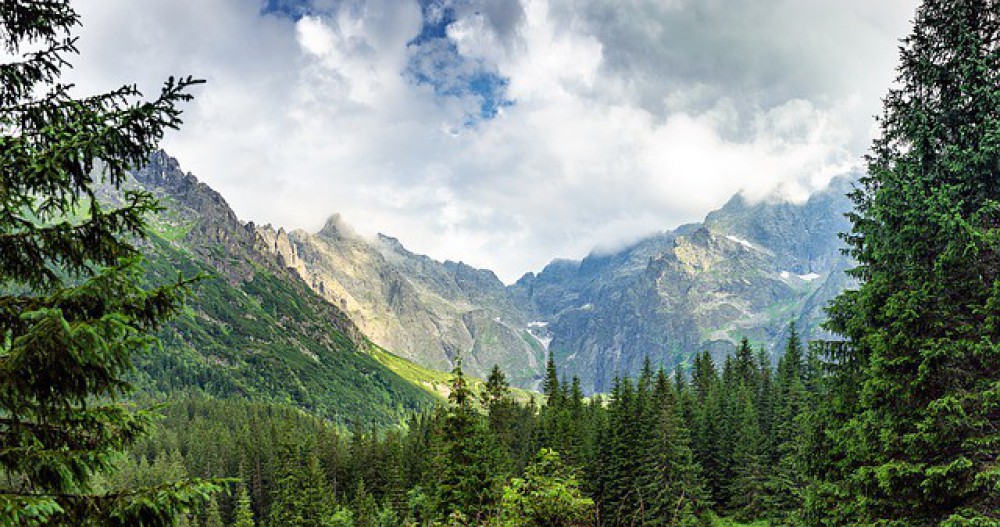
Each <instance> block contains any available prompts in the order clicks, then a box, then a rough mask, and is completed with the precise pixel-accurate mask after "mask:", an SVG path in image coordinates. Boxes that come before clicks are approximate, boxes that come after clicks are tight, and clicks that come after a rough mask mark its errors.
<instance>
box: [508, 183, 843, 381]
mask: <svg viewBox="0 0 1000 527" xmlns="http://www.w3.org/2000/svg"><path fill="white" fill-rule="evenodd" d="M849 186H850V183H849V180H848V179H847V178H843V179H838V180H836V181H834V183H833V184H832V185H831V186H830V188H829V189H827V190H826V191H824V192H821V193H819V194H817V195H815V196H813V197H812V198H811V199H810V200H809V201H808V202H806V203H805V204H802V205H794V204H788V203H760V204H754V205H751V204H748V203H747V202H746V201H745V200H744V199H743V198H742V197H740V196H737V197H734V198H733V199H732V200H730V202H729V203H727V204H726V205H725V206H724V207H723V208H722V209H720V210H718V211H715V212H712V213H711V214H709V215H708V217H707V218H706V219H705V222H704V223H702V224H697V225H686V226H683V227H680V228H678V229H676V230H674V231H670V232H664V233H661V234H658V235H655V236H650V237H648V238H646V239H643V240H641V241H639V242H637V243H635V244H633V245H632V246H630V247H627V248H625V249H624V250H621V251H619V252H616V253H614V254H610V255H592V256H589V257H587V258H585V259H584V260H583V261H580V262H568V261H557V262H553V263H552V264H550V265H549V266H548V267H546V268H545V269H544V270H543V271H542V272H540V273H538V274H537V275H535V274H532V273H529V274H527V275H525V276H524V277H523V278H521V279H520V280H519V281H518V282H517V283H516V284H514V285H513V286H511V288H510V289H511V293H512V294H513V295H514V296H515V297H516V298H518V299H520V300H521V301H522V302H524V303H525V304H526V305H527V309H529V310H530V311H531V312H532V313H533V315H534V316H535V317H537V318H538V319H539V320H542V321H544V322H545V323H546V330H547V332H548V335H549V336H550V338H551V339H552V340H551V342H550V344H549V346H550V347H551V349H552V351H553V353H554V355H555V357H556V361H557V363H559V364H561V365H562V366H563V371H566V372H567V373H569V374H575V375H578V376H579V377H580V378H581V380H582V381H583V385H584V386H585V387H587V388H589V389H591V390H593V391H598V392H600V391H606V390H608V389H609V388H610V385H611V381H612V379H613V378H614V376H615V375H616V374H630V373H635V372H637V371H638V370H639V368H640V367H641V365H642V362H643V360H644V358H645V357H646V356H649V357H650V358H651V359H652V360H653V362H654V364H656V363H658V364H662V365H664V366H665V367H667V368H672V367H674V366H676V365H678V364H684V363H686V361H687V360H688V359H689V358H690V357H691V355H692V354H693V353H695V352H698V351H701V350H706V349H707V350H709V351H711V352H713V354H715V355H716V356H717V357H721V356H723V355H725V354H727V353H729V352H731V351H732V350H733V349H734V348H735V345H736V344H737V343H738V341H739V339H740V338H742V337H743V336H746V337H748V338H749V339H750V340H751V342H753V343H755V344H757V345H760V346H764V347H765V348H766V349H768V350H769V351H771V352H775V351H777V350H779V349H780V346H781V344H782V342H783V340H784V337H785V333H786V331H787V327H788V324H789V322H792V321H795V322H796V323H797V325H798V327H799V328H800V330H802V332H803V333H804V334H805V336H806V337H807V338H808V337H809V336H810V335H813V336H818V335H819V333H818V331H819V330H818V325H819V323H820V322H821V321H822V319H823V308H824V307H825V305H826V303H827V302H828V301H829V300H830V299H831V298H833V297H834V296H835V295H836V294H837V293H839V292H840V291H841V290H843V289H844V288H845V287H847V286H848V285H849V284H850V282H849V280H848V279H847V277H846V275H845V274H844V272H843V271H844V270H845V269H847V268H848V267H849V266H850V262H849V260H848V259H847V258H846V257H844V256H843V255H842V254H841V252H840V249H841V247H842V245H841V243H840V240H839V238H838V233H839V232H845V231H846V230H847V229H848V228H849V225H848V223H847V220H846V219H845V218H844V216H843V213H844V212H846V211H848V210H850V203H849V201H848V200H847V198H846V197H845V193H846V192H847V190H848V189H849Z"/></svg>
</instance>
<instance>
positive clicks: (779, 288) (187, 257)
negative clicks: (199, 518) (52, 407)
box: [132, 152, 851, 422]
mask: <svg viewBox="0 0 1000 527" xmlns="http://www.w3.org/2000/svg"><path fill="white" fill-rule="evenodd" d="M132 176H133V183H132V184H133V185H136V186H139V187H142V188H145V189H147V190H150V191H152V192H154V193H155V194H156V195H157V196H159V197H160V199H161V201H162V202H163V204H164V206H165V211H164V212H162V213H160V214H159V215H157V216H156V217H155V218H154V219H153V222H152V225H153V227H154V235H153V236H152V237H151V239H150V240H149V241H148V242H146V245H145V248H146V254H147V258H148V260H149V262H150V264H149V268H150V277H151V279H152V280H164V279H168V278H170V277H173V276H175V275H176V273H177V271H178V270H181V271H182V272H184V273H185V274H197V273H200V274H202V275H204V276H206V277H207V278H206V279H205V280H202V282H201V283H199V284H198V286H197V287H196V290H195V292H194V294H193V295H192V297H191V301H190V302H189V304H188V307H187V309H186V310H185V312H184V313H183V314H182V316H181V317H179V318H178V319H177V320H176V321H175V322H174V323H173V324H172V325H171V326H170V328H168V330H167V331H166V332H165V335H164V342H165V346H164V350H163V351H162V352H159V353H154V354H150V355H149V356H148V357H144V358H142V359H141V360H140V370H139V371H140V372H141V373H140V376H141V377H142V380H143V383H144V385H145V386H146V388H147V389H153V390H162V391H167V390H171V389H176V388H177V387H185V386H197V387H199V388H202V389H206V390H208V391H209V392H212V393H218V394H230V393H239V394H246V395H253V396H259V397H263V398H265V399H274V400H284V401H291V402H294V403H296V404H298V405H300V406H302V407H304V408H307V409H309V410H312V411H315V412H317V413H319V414H321V415H325V416H327V417H330V418H334V419H336V420H340V421H344V422H347V421H351V420H353V419H359V418H365V419H375V420H378V421H385V422H388V421H392V420H393V419H395V418H397V417H398V415H401V414H403V413H405V412H406V411H408V410H410V409H413V408H418V407H420V406H421V405H425V404H429V403H431V402H432V401H433V400H434V399H435V398H436V397H439V396H441V395H442V394H443V393H445V391H446V384H447V382H446V379H443V378H442V377H441V376H439V375H437V374H435V373H434V372H435V370H436V371H447V370H449V369H450V368H451V367H452V366H453V365H454V362H455V360H456V358H457V357H458V356H461V357H462V358H463V363H464V365H465V368H466V370H467V371H469V372H470V373H471V374H473V375H477V376H480V377H485V375H486V374H487V373H488V371H489V369H490V368H492V366H493V365H499V366H500V367H501V368H502V369H503V370H504V371H505V372H506V373H507V374H508V377H509V378H510V380H511V382H512V384H513V385H515V386H518V387H522V388H528V389H537V388H538V387H539V383H540V379H541V377H542V374H543V372H544V367H545V361H546V356H547V355H548V354H549V353H551V354H552V356H553V357H554V359H555V361H556V362H557V364H558V365H559V368H560V371H562V372H564V373H565V374H566V375H575V376H577V377H579V378H580V380H581V384H582V386H583V388H584V390H585V391H587V392H589V393H594V392H604V391H607V390H608V389H609V388H610V386H611V383H612V381H613V379H614V377H615V376H616V375H627V374H631V373H635V372H637V371H638V369H639V368H640V367H641V365H642V363H643V361H644V360H645V358H646V357H649V358H650V359H651V360H652V361H653V363H654V364H657V365H662V366H664V367H665V368H668V369H672V368H675V367H677V366H681V367H683V366H685V365H686V364H687V363H688V361H689V359H690V358H691V357H692V356H693V354H694V353H697V352H700V351H702V350H708V351H710V352H711V353H712V354H713V355H714V356H715V357H717V358H722V357H723V356H724V355H726V354H728V353H730V352H731V351H732V350H733V349H734V348H735V346H736V345H737V344H738V342H739V341H740V339H741V338H743V337H746V338H748V339H749V340H750V341H751V342H752V343H753V344H754V345H756V346H759V347H762V348H764V349H765V350H767V351H768V352H769V353H771V354H772V356H773V355H775V354H776V353H777V352H778V350H780V349H781V346H782V344H783V341H784V338H785V337H786V333H787V330H788V326H789V323H790V322H795V323H796V324H797V325H798V328H799V331H800V333H802V334H803V336H805V337H806V338H809V337H810V336H813V337H817V336H822V332H821V330H820V329H819V324H820V323H821V321H822V320H823V308H824V306H825V305H826V303H827V302H828V301H829V300H830V299H831V298H833V297H834V296H835V295H836V294H837V293H839V292H840V291H841V290H843V289H844V288H845V287H849V286H850V285H851V283H850V281H849V279H848V277H847V275H846V274H845V273H844V270H846V269H848V268H849V267H850V265H851V262H850V260H849V259H848V258H847V257H846V256H844V255H843V254H842V252H841V248H842V244H841V242H840V239H839V237H838V233H840V232H845V231H846V230H847V229H848V223H847V220H846V218H845V217H844V212H846V211H847V210H849V209H850V202H849V200H848V199H847V197H846V193H847V191H848V190H849V189H850V185H851V178H849V177H842V178H837V179H835V180H834V181H833V182H832V183H831V185H830V186H829V188H827V189H826V190H824V191H822V192H819V193H817V194H815V195H813V196H812V197H811V198H809V200H808V201H806V202H804V203H800V204H794V203H787V202H758V203H752V202H749V201H747V200H746V199H744V198H743V197H742V196H739V195H737V196H734V197H733V198H732V199H731V200H730V201H729V202H728V203H726V205H725V206H723V207H722V208H721V209H719V210H717V211H714V212H712V213H710V214H708V215H707V217H706V218H705V220H704V221H703V222H701V223H696V224H689V225H683V226H680V227H677V228H675V229H672V230H666V231H663V232H660V233H656V234H653V235H650V236H646V237H644V238H642V239H639V240H638V241H636V242H634V243H632V244H630V245H628V246H626V247H624V248H622V249H620V250H617V251H614V252H608V253H594V254H591V255H589V256H587V257H586V258H584V259H582V260H579V261H574V260H556V261H553V262H552V263H550V264H549V265H547V266H546V267H545V268H544V269H542V270H541V271H540V272H538V273H527V274H525V275H524V276H523V277H522V278H521V279H519V280H518V281H517V282H516V283H514V284H510V285H505V284H504V283H503V282H501V281H500V280H499V279H498V278H497V276H496V275H495V274H494V273H493V272H491V271H489V270H485V269H476V268H473V267H471V266H469V265H466V264H464V263H461V262H451V261H445V262H439V261H436V260H434V259H431V258H429V257H427V256H423V255H418V254H414V253H413V252H411V251H409V250H407V249H406V248H405V247H404V246H403V245H402V244H401V243H400V241H399V240H397V239H395V238H392V237H389V236H386V235H378V236H377V237H375V238H366V237H363V236H360V235H359V234H357V233H356V232H355V231H354V230H353V229H352V228H351V227H350V226H349V225H347V224H345V223H344V222H343V221H342V220H341V218H340V217H339V216H337V215H334V216H332V217H331V218H330V219H329V221H327V223H326V225H325V226H324V227H323V228H322V229H321V230H319V231H318V232H315V233H310V232H306V231H303V230H294V231H290V232H289V231H286V230H285V229H283V228H277V229H275V228H273V227H271V226H269V225H264V226H258V225H255V224H254V223H252V222H250V223H244V222H241V221H240V220H239V219H237V217H236V215H235V213H234V212H233V211H232V209H231V208H230V207H229V206H228V204H227V203H226V201H225V199H224V198H223V197H222V196H221V195H220V194H219V193H218V192H216V191H214V190H212V189H211V188H209V187H208V186H207V185H205V184H204V183H201V182H199V181H198V179H197V178H196V177H195V176H194V175H192V174H189V173H185V172H183V170H182V169H181V167H180V165H179V163H178V162H177V161H176V160H175V159H173V158H171V157H169V156H168V155H167V154H165V153H162V152H161V153H158V154H156V155H155V156H153V158H152V159H151V160H150V163H149V164H148V165H147V166H146V167H144V168H142V169H140V170H137V171H135V172H134V173H133V174H132ZM418 372H419V373H418ZM373 416H374V417H373Z"/></svg>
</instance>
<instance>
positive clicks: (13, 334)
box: [0, 0, 1000, 527]
mask: <svg viewBox="0 0 1000 527" xmlns="http://www.w3.org/2000/svg"><path fill="white" fill-rule="evenodd" d="M79 23H80V20H79V17H78V16H77V14H76V13H75V12H74V10H73V8H72V7H71V6H70V4H69V3H68V2H66V1H58V0H55V1H44V2H23V1H6V0H5V1H4V2H3V3H2V8H0V38H2V39H3V45H4V47H5V51H6V52H7V53H8V54H12V55H15V56H18V55H21V56H23V57H24V60H23V61H19V62H18V61H15V62H8V63H4V64H2V65H0V81H2V88H0V90H2V91H0V134H2V135H0V163H2V166H0V168H2V180H0V262H2V264H3V265H2V266H0V524H2V525H12V526H22V525H23V526H29V525H31V526H34V525H73V526H78V525H143V526H164V525H185V526H199V527H223V526H238V527H250V526H267V527H279V526H304V527H311V526H327V527H329V526H356V527H374V526H379V527H383V526H385V527H388V526H400V525H428V526H429V525H449V526H538V527H542V526H546V527H555V526H567V527H568V526H581V527H582V526H640V525H648V526H711V525H744V524H749V525H772V526H777V525H789V526H813V527H820V526H845V525H865V526H881V527H890V526H898V527H925V526H927V527H929V526H942V527H991V526H993V527H996V526H1000V2H997V0H925V1H924V2H923V4H922V5H921V6H920V8H919V10H918V12H917V15H916V18H915V20H914V24H913V29H912V32H911V33H910V34H909V36H908V37H907V38H905V39H904V40H903V42H902V45H901V52H900V62H899V66H898V77H897V81H896V82H895V83H894V84H893V86H892V87H891V88H889V91H888V94H887V95H886V97H885V99H884V113H883V115H882V116H881V117H880V118H879V120H878V124H879V127H880V135H879V138H878V139H877V140H876V141H875V143H874V144H873V145H872V148H871V152H870V154H869V156H868V157H867V159H866V161H867V171H866V174H865V175H863V176H862V178H861V179H860V181H859V183H858V184H857V185H856V186H855V188H854V191H853V192H852V194H851V195H850V197H851V199H852V201H853V203H854V210H853V211H852V212H851V213H850V215H849V219H850V221H851V224H852V228H851V230H850V232H847V233H844V235H843V238H844V241H845V243H846V247H847V249H846V250H847V252H848V253H849V255H850V256H851V257H852V258H853V259H854V261H855V262H856V266H855V267H854V269H853V270H852V271H850V274H851V276H852V277H853V278H855V279H856V280H857V283H858V285H857V287H856V288H854V289H851V290H848V291H846V292H844V293H842V294H841V295H840V296H838V297H837V298H836V300H835V301H834V302H833V303H832V304H831V305H830V306H829V308H828V322H827V324H826V329H828V330H829V332H830V334H831V335H832V336H831V337H830V338H828V339H826V340H822V341H810V342H806V341H803V340H802V339H800V337H799V333H798V331H797V329H796V327H795V325H794V324H790V325H789V329H788V335H789V338H788V339H787V342H786V343H785V345H784V346H783V350H782V352H781V353H779V354H776V356H772V355H770V354H768V353H767V352H765V351H764V350H763V349H761V348H758V347H755V346H754V345H752V344H751V343H750V342H749V341H748V340H747V339H743V340H742V343H741V344H740V345H739V346H738V348H737V350H736V352H735V353H733V354H730V355H728V356H725V357H722V358H721V359H720V358H719V357H713V356H712V355H711V354H710V353H709V352H707V351H706V352H703V353H700V354H697V355H696V356H694V357H692V358H691V359H690V360H688V361H686V362H683V363H682V365H681V366H680V367H678V368H677V369H675V370H674V371H665V370H663V369H661V368H659V367H658V365H656V364H653V363H652V362H651V361H649V360H647V361H646V363H645V365H644V366H643V368H642V369H641V371H640V372H639V374H638V375H634V376H620V377H617V378H616V379H615V381H614V383H613V387H612V389H611V390H610V392H608V393H603V394H595V395H591V396H585V394H584V391H583V389H582V388H581V384H580V381H579V380H578V379H576V378H572V377H571V378H566V377H564V376H562V375H561V374H560V372H559V367H558V365H557V364H556V363H555V361H554V359H553V357H552V355H549V359H548V363H547V368H546V373H545V377H544V379H543V382H542V391H541V393H538V394H537V395H535V396H534V397H533V398H531V399H529V400H524V399H523V398H519V397H515V395H514V393H513V392H512V390H511V387H510V386H509V384H508V381H507V378H506V375H505V373H504V372H503V371H502V370H501V369H500V368H494V369H493V371H492V372H491V373H490V375H489V377H488V378H487V379H486V380H485V383H484V384H482V385H481V386H482V388H481V389H480V388H473V386H474V384H473V383H471V382H470V379H469V378H468V377H467V376H466V375H465V373H464V372H463V370H462V362H461V358H460V357H459V359H458V360H457V366H456V367H455V368H454V370H453V371H452V372H451V377H450V384H449V386H448V390H447V400H442V401H441V402H440V404H438V405H437V406H436V407H434V408H433V409H431V410H428V411H417V412H413V413H412V414H411V415H409V416H408V417H407V418H406V419H405V421H404V422H401V423H399V424H398V425H397V426H385V424H384V423H382V422H379V423H377V424H376V422H375V420H374V419H373V420H372V421H371V422H366V421H365V420H363V419H358V420H357V421H356V422H353V423H347V424H345V423H343V422H333V421H330V420H328V419H324V418H323V417H321V416H319V415H316V414H312V413H309V412H308V411H307V410H304V409H303V408H301V407H297V406H294V405H292V404H290V403H287V404H286V403H280V402H274V401H269V402H263V401H256V400H253V399H252V398H248V397H240V396H239V395H240V394H234V396H233V397H215V396H210V395H208V394H206V393H205V392H204V391H200V390H196V389H192V390H186V391H174V392H171V393H169V397H168V398H167V401H166V402H165V401H164V398H163V397H162V395H163V393H162V392H156V393H144V392H143V391H142V390H137V389H135V387H134V386H133V384H132V383H133V382H134V381H135V379H136V374H135V372H134V370H133V357H134V356H136V354H137V353H154V352H155V350H156V347H157V343H158V339H157V337H156V335H158V334H159V333H158V331H160V330H161V328H162V327H163V325H164V324H165V323H166V322H167V321H168V320H169V319H170V317H172V316H175V315H177V313H179V312H181V311H182V310H183V303H184V299H185V297H189V295H192V294H197V288H196V287H194V284H196V282H197V281H198V280H199V277H197V276H183V275H180V276H177V278H176V279H174V280H172V281H167V282H161V283H159V284H158V285H157V284H154V285H150V284H149V283H148V280H146V279H145V278H143V276H144V274H143V262H142V251H141V248H142V243H143V239H144V238H146V237H148V235H149V231H148V225H147V223H146V219H145V218H146V217H147V216H148V214H149V213H151V212H155V211H157V210H159V209H160V207H161V205H160V204H159V203H158V202H157V199H156V198H155V197H154V196H153V195H152V194H150V193H148V192H144V191H137V190H126V191H125V192H124V194H123V195H124V199H123V200H120V201H119V202H116V203H114V204H106V203H103V202H102V201H101V200H100V199H97V190H96V188H97V185H98V184H102V185H110V186H111V187H113V188H116V189H120V190H121V189H122V187H123V185H124V179H123V177H122V176H121V174H124V173H126V172H127V171H128V170H129V169H132V168H135V167H139V166H141V165H142V164H143V163H144V162H145V160H147V159H148V158H149V157H150V156H151V155H152V154H153V152H154V151H155V148H156V145H157V143H158V141H159V140H160V139H161V138H162V136H163V134H164V133H165V132H166V131H168V130H170V129H172V128H176V127H178V126H180V125H181V120H180V115H181V107H182V105H183V104H184V103H185V102H187V101H188V100H190V99H191V97H192V96H191V95H190V93H189V92H190V89H191V88H192V87H193V86H194V85H196V84H198V83H199V82H200V81H198V80H196V79H192V78H181V79H170V80H168V81H167V82H166V83H165V84H164V86H163V88H162V91H161V93H160V94H158V96H157V97H155V98H153V99H151V100H146V99H144V98H143V96H142V94H141V93H139V92H138V90H137V89H136V88H135V87H132V86H125V87H123V88H121V89H119V90H116V91H113V92H110V93H107V94H103V95H98V96H94V97H90V98H82V99H81V98H75V97H74V96H72V95H71V92H70V90H69V89H68V87H67V86H64V85H61V84H59V83H58V76H59V73H60V70H62V69H63V68H65V67H66V66H67V62H66V61H67V57H69V56H71V55H72V54H74V53H75V51H76V48H75V41H74V40H73V38H72V36H71V32H72V30H73V28H74V27H75V26H76V25H78V24H79ZM380 417H383V418H384V415H381V414H380Z"/></svg>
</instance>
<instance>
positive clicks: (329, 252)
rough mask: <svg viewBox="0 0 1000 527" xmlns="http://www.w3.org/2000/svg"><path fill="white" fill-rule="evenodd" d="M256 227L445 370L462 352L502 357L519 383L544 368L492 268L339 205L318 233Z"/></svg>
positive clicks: (355, 316)
mask: <svg viewBox="0 0 1000 527" xmlns="http://www.w3.org/2000/svg"><path fill="white" fill-rule="evenodd" d="M257 230H258V236H259V238H260V239H261V240H262V247H264V248H265V249H267V250H268V251H270V252H272V253H274V254H275V255H276V256H277V257H278V258H279V259H280V261H282V262H283V263H284V265H286V266H288V267H289V268H290V269H292V270H294V271H295V272H296V273H298V274H299V275H300V276H301V278H302V279H303V280H304V281H305V282H306V283H308V284H310V286H311V287H312V288H313V289H314V290H315V291H316V292H318V293H320V294H321V295H323V297H324V298H326V299H327V300H328V301H330V302H331V303H333V304H334V305H336V306H338V307H339V308H340V309H341V310H343V311H344V312H345V313H347V315H348V316H349V317H350V318H351V320H353V321H354V323H355V324H357V326H358V327H359V328H360V329H361V331H362V332H364V333H365V334H366V335H368V337H369V338H370V339H371V340H372V341H373V342H375V343H377V344H379V345H380V346H382V347H384V348H386V349H388V350H391V351H392V352H393V353H396V354H398V355H400V356H403V357H405V358H408V359H411V360H413V361H415V362H417V363H419V364H422V365H424V366H427V367H431V368H436V369H439V370H448V369H450V368H451V367H452V366H453V364H454V360H455V358H456V356H458V355H459V354H461V355H462V356H463V360H464V365H465V366H466V369H467V370H468V371H469V372H470V373H472V374H473V375H480V376H485V375H486V374H487V373H488V372H489V370H490V368H492V367H493V365H494V364H499V365H500V366H501V367H503V368H504V369H505V371H507V372H508V375H509V376H510V377H511V379H512V381H513V382H515V383H516V384H518V385H520V386H531V385H533V384H534V383H535V382H536V380H537V378H538V377H539V375H540V373H541V368H542V365H543V363H544V357H543V355H544V348H543V347H542V346H541V344H540V343H539V342H538V341H537V340H536V339H535V338H534V337H532V336H531V335H530V334H528V333H527V332H526V331H525V329H524V328H525V326H526V323H525V321H524V318H523V314H522V312H521V310H520V309H519V308H518V307H517V306H516V305H515V303H514V302H513V301H512V300H511V299H510V297H509V295H508V293H507V289H506V288H505V287H504V285H503V283H502V282H500V280H499V279H497V277H496V275H494V274H493V273H492V272H491V271H486V270H481V269H475V268H473V267H470V266H468V265H466V264H464V263H456V262H437V261H435V260H432V259H430V258H428V257H426V256H421V255H417V254H414V253H411V252H410V251H408V250H406V249H405V248H404V247H403V246H402V244H400V243H399V241H398V240H395V239H393V238H390V237H387V236H379V237H378V238H376V239H374V240H368V239H365V238H363V237H361V236H359V235H357V234H356V233H355V232H354V230H353V229H351V228H350V227H349V226H348V225H346V224H345V223H344V222H343V221H342V220H341V218H340V217H339V216H336V215H335V216H332V217H331V218H330V219H329V220H328V221H327V222H326V224H325V225H324V227H323V228H322V229H321V230H320V231H319V232H317V233H315V234H311V233H308V232H305V231H301V230H296V231H293V232H290V233H285V231H283V230H281V229H279V230H277V231H276V230H274V228H272V227H270V226H264V227H260V228H258V229H257Z"/></svg>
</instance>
